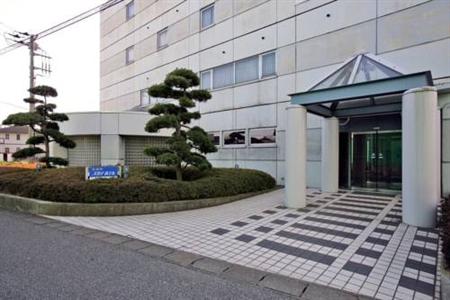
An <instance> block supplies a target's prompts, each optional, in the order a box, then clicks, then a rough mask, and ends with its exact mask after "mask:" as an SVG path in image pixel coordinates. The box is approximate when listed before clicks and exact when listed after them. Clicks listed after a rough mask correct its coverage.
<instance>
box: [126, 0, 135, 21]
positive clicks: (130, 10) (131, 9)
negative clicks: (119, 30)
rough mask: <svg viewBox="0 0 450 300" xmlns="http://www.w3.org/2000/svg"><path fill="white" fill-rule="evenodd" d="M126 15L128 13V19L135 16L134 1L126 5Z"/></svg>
mask: <svg viewBox="0 0 450 300" xmlns="http://www.w3.org/2000/svg"><path fill="white" fill-rule="evenodd" d="M126 15H127V21H128V20H130V19H131V18H133V17H134V15H135V13H134V1H131V2H130V3H128V4H127V6H126Z"/></svg>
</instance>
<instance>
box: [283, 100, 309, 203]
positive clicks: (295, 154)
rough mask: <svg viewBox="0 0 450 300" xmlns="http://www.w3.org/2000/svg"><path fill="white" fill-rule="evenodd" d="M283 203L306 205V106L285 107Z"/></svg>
mask: <svg viewBox="0 0 450 300" xmlns="http://www.w3.org/2000/svg"><path fill="white" fill-rule="evenodd" d="M286 115H287V120H286V160H285V166H286V167H285V169H286V175H285V200H284V202H285V205H286V206H287V207H290V208H302V207H305V206H306V108H305V107H303V106H300V105H289V106H288V107H287V108H286Z"/></svg>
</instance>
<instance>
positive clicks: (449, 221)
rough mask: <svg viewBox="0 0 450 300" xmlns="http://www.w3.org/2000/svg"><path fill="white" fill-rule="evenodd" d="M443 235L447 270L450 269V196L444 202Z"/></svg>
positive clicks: (443, 249) (443, 250)
mask: <svg viewBox="0 0 450 300" xmlns="http://www.w3.org/2000/svg"><path fill="white" fill-rule="evenodd" d="M441 208H442V218H441V222H440V223H441V224H440V225H441V226H440V227H441V235H442V253H443V254H444V260H445V262H446V265H447V268H449V269H450V196H449V197H448V198H447V199H445V200H444V201H443V202H442V206H441Z"/></svg>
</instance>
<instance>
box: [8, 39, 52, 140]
mask: <svg viewBox="0 0 450 300" xmlns="http://www.w3.org/2000/svg"><path fill="white" fill-rule="evenodd" d="M8 35H9V36H10V38H8V39H7V40H9V41H11V42H14V43H20V44H22V45H25V46H27V47H28V51H29V55H30V66H29V73H30V74H29V76H30V86H29V89H30V90H31V89H32V88H34V87H35V85H36V76H37V75H38V76H44V75H48V74H50V73H51V69H50V63H49V62H48V61H49V60H50V59H51V57H50V56H48V55H46V54H45V52H44V51H43V50H42V49H40V48H39V46H38V44H37V43H36V40H37V39H38V37H39V36H38V35H36V34H29V33H28V32H19V31H14V32H12V33H8ZM38 50H40V51H38ZM36 56H38V57H41V67H36V61H35V57H36ZM44 60H46V62H45V64H44ZM36 70H38V71H40V74H35V71H36ZM29 98H31V99H34V94H32V93H31V92H30V96H29ZM29 111H30V112H34V111H35V103H33V101H30V102H29ZM28 134H29V136H30V137H31V136H34V131H33V130H32V129H31V128H30V129H29V132H28Z"/></svg>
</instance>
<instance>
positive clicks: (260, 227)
mask: <svg viewBox="0 0 450 300" xmlns="http://www.w3.org/2000/svg"><path fill="white" fill-rule="evenodd" d="M272 230H273V228H270V227H267V226H259V227H257V228H255V231H258V232H263V233H268V232H271V231H272Z"/></svg>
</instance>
